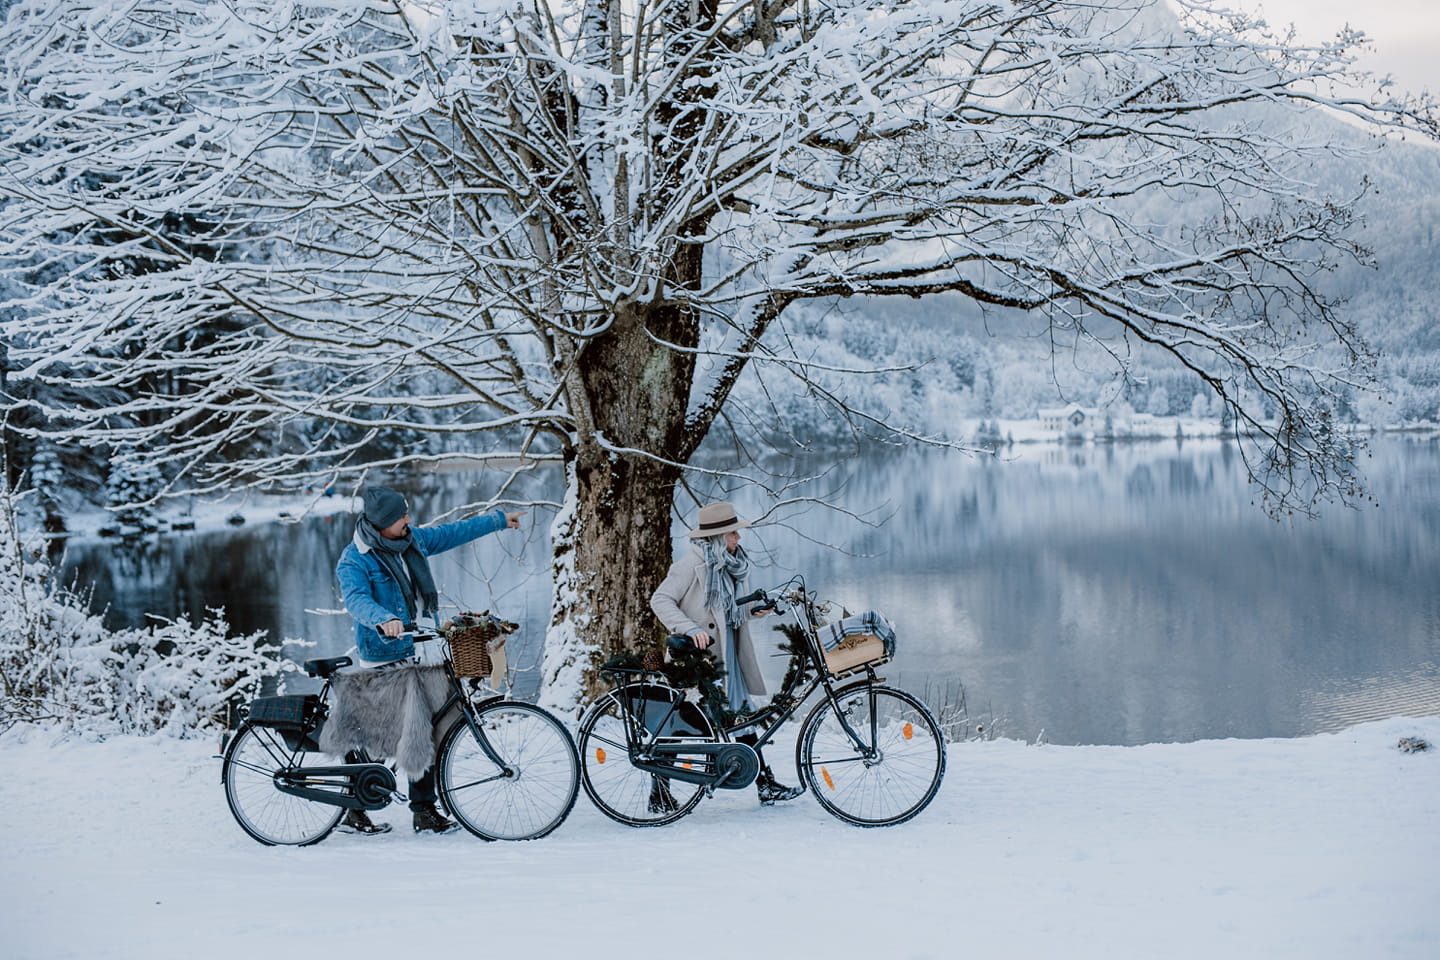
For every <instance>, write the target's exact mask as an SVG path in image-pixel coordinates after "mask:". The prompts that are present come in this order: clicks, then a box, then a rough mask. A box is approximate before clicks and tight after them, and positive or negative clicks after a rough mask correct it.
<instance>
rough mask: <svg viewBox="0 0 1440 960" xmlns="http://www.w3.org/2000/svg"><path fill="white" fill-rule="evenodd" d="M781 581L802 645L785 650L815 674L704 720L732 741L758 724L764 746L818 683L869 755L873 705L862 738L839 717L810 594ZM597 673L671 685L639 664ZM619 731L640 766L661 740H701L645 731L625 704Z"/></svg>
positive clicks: (871, 681) (868, 679) (867, 677)
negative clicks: (745, 712)
mask: <svg viewBox="0 0 1440 960" xmlns="http://www.w3.org/2000/svg"><path fill="white" fill-rule="evenodd" d="M787 587H788V588H790V591H789V593H787V594H785V595H784V597H783V600H784V601H787V602H789V604H790V612H793V613H794V614H795V622H796V624H797V625H798V626H799V628H800V631H801V633H802V635H803V636H804V639H805V643H804V647H803V650H801V651H795V652H793V653H792V654H791V656H792V658H794V657H799V656H802V655H803V656H805V657H806V658H807V659H808V660H809V664H810V667H811V668H812V669H813V670H814V671H815V675H814V676H813V677H810V678H809V679H808V680H801V681H797V682H796V684H794V687H799V686H801V685H802V684H803V690H802V691H801V692H800V693H799V694H798V695H795V690H794V687H792V688H788V689H782V690H781V691H780V693H779V694H777V697H778V698H783V699H784V700H785V703H784V705H783V706H779V707H777V706H775V705H774V704H773V702H772V704H771V705H770V706H766V707H764V708H762V709H761V710H759V711H757V712H756V713H754V714H751V715H749V716H747V717H746V718H745V719H743V720H742V721H740V722H739V723H732V724H729V725H725V724H722V723H720V722H719V719H718V718H717V717H715V716H713V715H711V713H710V711H709V710H706V711H705V713H706V718H707V719H708V720H709V721H710V723H711V724H712V725H713V727H714V729H715V731H716V732H717V733H718V734H719V736H720V738H721V741H722V742H726V743H729V742H732V741H733V735H734V734H735V733H737V732H739V731H742V730H747V729H750V728H754V727H759V728H760V730H761V732H759V733H757V734H756V738H757V739H756V742H757V744H758V745H760V746H764V745H765V744H768V743H770V742H771V738H772V737H773V736H774V735H775V733H776V731H778V730H779V729H780V728H781V727H782V726H784V725H785V723H786V722H787V721H789V720H790V718H791V717H793V716H794V715H795V713H796V711H798V710H799V709H800V707H801V706H802V705H803V704H804V703H805V702H806V701H807V700H809V699H810V696H811V695H812V694H813V693H814V692H815V690H816V689H817V688H819V687H824V688H825V697H826V699H827V700H828V701H829V703H830V707H831V709H832V710H833V711H834V712H835V716H836V719H837V720H838V721H839V723H840V727H841V729H842V730H843V731H844V732H845V735H846V736H847V737H848V738H849V740H850V742H851V744H852V745H853V746H854V747H855V749H856V750H857V751H858V752H859V753H860V754H861V756H862V757H864V758H865V760H866V761H867V762H868V761H869V760H871V759H873V758H874V757H875V755H876V752H877V751H876V747H875V743H876V729H875V724H876V720H875V713H874V711H873V710H871V711H870V730H869V731H868V732H869V738H868V739H866V738H865V737H863V736H861V735H860V734H859V733H857V732H856V731H855V730H854V729H853V728H852V727H851V726H850V724H849V722H848V721H847V720H846V719H845V712H844V711H843V710H842V709H841V707H840V702H839V700H838V698H837V695H836V691H837V688H839V687H841V686H842V685H841V684H840V679H839V678H836V677H833V676H831V675H830V673H829V671H828V669H827V668H826V665H825V657H824V651H823V649H822V647H821V645H820V639H819V636H818V634H817V628H816V624H817V622H818V613H817V611H816V603H815V600H814V598H813V597H811V596H810V594H808V593H807V592H806V590H805V584H804V581H803V580H802V579H801V578H799V577H795V578H793V579H792V580H790V581H789V582H787V583H785V584H783V585H782V586H781V587H779V588H777V590H780V591H783V590H785V589H786V588H787ZM780 602H781V600H780V599H777V600H776V601H775V603H774V606H773V608H774V609H775V610H776V612H777V614H780V615H782V616H783V615H784V613H785V612H786V611H784V610H781V609H779V603H780ZM793 662H794V661H793V659H792V663H793ZM859 670H863V671H864V678H863V682H864V683H865V684H866V685H867V686H870V687H873V686H874V685H876V684H878V683H882V682H883V678H882V677H879V676H877V675H876V673H875V670H874V667H873V666H872V665H870V664H866V665H864V666H863V667H860V668H857V672H858V671H859ZM601 673H602V674H610V675H613V676H615V677H617V678H618V677H631V678H633V679H629V680H618V681H617V682H616V683H615V689H616V690H617V691H620V690H623V689H625V688H626V687H630V686H635V685H645V684H654V685H657V686H663V687H666V688H669V689H672V690H674V689H676V688H675V687H673V685H672V684H671V683H670V681H669V679H668V677H667V676H666V674H665V673H663V672H662V671H658V670H644V669H635V668H627V667H602V668H601ZM846 679H848V678H846ZM843 686H848V684H845V685H843ZM702 699H704V700H705V701H706V702H707V703H708V702H709V697H704V698H702ZM681 702H683V698H676V699H674V700H672V701H671V703H670V705H669V709H668V710H667V711H666V713H665V715H664V716H662V717H661V719H660V722H659V724H657V730H663V729H664V725H665V723H666V722H667V721H668V720H669V719H670V717H671V716H673V714H674V713H675V711H676V709H677V708H678V707H679V704H680V703H681ZM625 735H626V746H627V749H628V752H629V759H630V762H631V763H632V764H634V765H635V766H638V767H641V768H642V769H643V768H645V764H646V763H647V762H648V761H649V759H650V758H651V757H653V756H654V752H655V750H656V749H657V748H659V747H662V746H663V747H667V748H668V744H671V743H674V744H684V745H687V746H694V745H698V744H699V743H701V742H702V741H695V740H686V739H685V738H683V737H676V738H662V736H661V735H660V734H659V733H655V734H650V732H649V728H648V724H647V723H646V717H645V716H644V715H643V712H642V714H641V715H640V716H636V715H635V714H634V712H633V711H631V710H626V711H625ZM662 740H663V741H664V743H662V742H661V741H662ZM673 775H674V776H676V777H677V778H681V777H680V775H679V774H673ZM689 779H692V782H696V783H702V782H704V781H703V780H699V779H694V778H689Z"/></svg>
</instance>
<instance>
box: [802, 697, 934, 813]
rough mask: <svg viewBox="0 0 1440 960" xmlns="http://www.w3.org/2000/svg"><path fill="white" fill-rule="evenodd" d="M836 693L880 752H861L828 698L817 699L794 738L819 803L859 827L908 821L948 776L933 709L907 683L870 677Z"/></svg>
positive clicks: (864, 736)
mask: <svg viewBox="0 0 1440 960" xmlns="http://www.w3.org/2000/svg"><path fill="white" fill-rule="evenodd" d="M835 701H836V703H838V704H839V709H840V711H841V712H843V713H844V714H845V719H846V722H847V723H849V725H850V728H851V729H852V730H853V731H854V732H855V733H856V734H857V735H858V736H859V737H861V738H862V740H863V741H864V742H866V743H867V744H870V745H871V746H873V747H877V748H878V750H879V754H878V758H877V759H870V760H867V759H866V758H865V757H864V756H863V755H862V754H861V752H860V751H859V750H858V749H857V748H856V747H855V744H854V743H853V742H852V741H851V739H850V737H849V736H847V735H846V733H845V731H844V729H843V728H842V727H841V725H840V722H839V719H838V716H837V714H836V708H835V707H834V706H833V705H832V704H831V702H830V700H829V698H826V699H825V700H822V701H821V702H820V703H818V704H816V706H815V708H814V709H813V710H811V711H810V714H809V715H808V716H807V717H806V718H805V722H804V724H803V725H802V726H801V728H800V736H799V738H798V739H797V740H796V742H795V763H796V766H798V767H799V768H800V776H801V777H802V778H803V780H804V781H805V785H806V786H807V787H808V788H809V789H810V792H811V793H812V794H814V796H815V799H816V800H817V801H819V803H820V806H822V807H824V808H825V810H826V811H827V812H829V813H830V814H832V815H833V816H835V817H838V818H839V819H841V820H844V821H845V822H846V823H853V824H855V825H856V826H861V827H884V826H892V825H894V824H897V823H904V822H905V821H906V820H909V819H910V818H912V817H914V816H915V815H916V814H918V813H919V812H920V811H921V810H924V809H925V807H926V806H928V805H929V803H930V801H931V800H933V799H935V794H936V792H937V791H938V790H939V789H940V781H941V780H942V779H943V778H944V776H945V738H944V736H943V735H942V734H941V732H940V725H939V724H938V723H936V722H935V717H934V716H933V715H932V714H931V713H930V710H929V709H928V708H927V707H926V706H925V705H924V704H923V703H921V702H920V701H919V700H918V699H916V698H915V697H913V696H911V695H910V694H908V693H906V692H905V691H903V690H897V689H895V688H893V687H887V686H883V685H881V684H872V683H871V682H870V681H868V680H862V681H860V682H859V683H853V684H850V685H849V686H847V687H844V688H842V689H840V690H838V691H836V693H835ZM872 704H873V705H874V709H873V714H874V717H875V720H876V723H875V727H874V730H875V733H874V743H871V742H870V737H871V722H870V721H871V716H872V709H871V705H872Z"/></svg>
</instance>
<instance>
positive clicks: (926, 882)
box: [0, 717, 1440, 960]
mask: <svg viewBox="0 0 1440 960" xmlns="http://www.w3.org/2000/svg"><path fill="white" fill-rule="evenodd" d="M1406 737H1418V738H1422V739H1423V740H1425V741H1427V742H1428V743H1430V744H1431V749H1429V750H1427V751H1423V752H1416V753H1410V752H1405V751H1402V750H1401V749H1399V747H1398V744H1399V741H1400V740H1401V739H1402V738H1406ZM215 746H216V744H215V743H213V742H207V741H197V740H175V739H167V738H159V737H157V738H152V739H137V738H113V739H110V740H108V741H106V742H101V743H96V742H87V741H83V740H78V739H64V738H61V737H59V736H58V735H57V734H56V733H54V732H53V731H48V730H36V729H25V728H18V729H15V730H12V731H10V732H9V733H7V734H6V735H5V736H4V737H0V773H3V775H0V851H3V853H0V858H3V859H0V862H3V868H0V956H3V957H6V958H8V960H32V958H36V960H39V958H45V960H49V958H60V957H78V958H86V960H99V958H107V957H125V958H146V960H168V958H179V957H186V958H201V960H221V958H230V957H237V958H238V957H246V958H254V957H257V956H267V957H274V958H277V960H278V958H291V957H318V956H328V957H347V956H364V957H378V956H386V955H392V956H393V955H402V956H409V955H412V953H415V952H416V951H422V950H423V951H424V952H425V954H427V955H431V956H449V955H456V956H485V957H490V956H497V957H498V956H512V957H515V956H526V957H535V958H552V957H555V958H570V957H575V958H579V957H587V958H610V957H614V958H631V957H655V956H674V957H685V958H688V960H706V958H719V957H733V956H757V957H781V956H787V957H817V958H842V960H843V958H852V957H853V958H859V957H864V958H877V960H880V958H884V960H890V958H906V957H915V958H919V957H933V958H952V957H960V956H967V957H973V958H977V960H982V958H983V960H991V958H1002V957H1007V958H1050V957H1065V958H1089V957H1095V958H1101V957H1103V958H1107V960H1113V958H1167V960H1178V958H1191V957H1193V958H1205V960H1211V958H1221V957H1223V958H1250V957H1254V958H1266V960H1275V958H1305V960H1318V958H1343V960H1370V958H1380V957H1385V958H1416V960H1433V958H1435V957H1437V956H1440V909H1437V903H1440V718H1434V717H1431V718H1422V719H1392V720H1385V721H1379V722H1374V723H1368V724H1364V725H1362V726H1358V727H1355V728H1352V729H1350V730H1347V731H1345V732H1343V733H1339V734H1326V735H1321V736H1315V737H1308V738H1304V739H1297V740H1226V741H1202V742H1197V743H1186V744H1154V745H1147V746H1140V747H1096V746H1090V747H1060V746H1053V745H1049V746H1027V745H1025V744H1023V743H1020V742H1016V741H995V742H973V743H964V744H955V745H952V746H951V747H950V755H949V769H948V771H947V773H946V777H945V782H944V785H943V787H942V789H941V791H940V794H939V795H938V797H937V798H936V800H935V802H934V803H933V804H931V806H930V807H929V808H928V809H927V810H926V811H925V812H924V813H922V814H921V815H920V816H919V817H918V818H917V819H916V820H914V821H912V822H910V823H908V824H904V825H901V826H898V827H892V828H887V829H876V830H861V829H857V828H855V827H851V826H847V825H845V824H843V823H841V822H839V821H837V820H834V819H832V818H831V817H830V816H828V815H827V814H825V813H824V812H823V811H822V810H821V809H820V808H819V806H818V805H816V804H815V802H814V801H813V800H812V799H810V798H809V797H801V798H800V799H798V800H795V801H793V802H791V803H788V804H783V805H778V806H775V807H771V808H760V807H758V806H757V804H756V802H755V798H754V794H753V793H752V792H750V791H744V792H735V793H721V794H717V796H716V797H715V798H714V799H712V800H707V801H705V802H704V803H702V804H701V805H700V807H699V808H698V809H697V810H696V812H695V813H693V814H692V815H691V816H690V817H688V818H687V819H685V820H683V821H681V822H679V823H677V824H675V825H672V826H669V827H663V828H659V829H653V830H634V829H631V828H627V827H623V826H620V825H619V824H615V823H612V822H611V821H609V820H607V819H605V818H604V817H602V816H601V815H600V814H599V813H597V812H596V811H595V809H594V808H593V807H592V806H591V805H590V802H589V800H588V799H587V798H586V797H585V796H584V794H583V793H582V794H581V796H580V799H579V800H578V801H577V803H576V807H575V811H574V813H572V814H571V816H570V819H569V820H567V821H566V822H565V824H564V825H562V826H561V827H560V829H559V830H558V831H556V832H555V833H554V834H552V835H551V836H550V837H547V838H545V839H543V840H537V841H532V842H529V843H496V844H486V843H483V842H481V841H479V840H476V839H474V838H473V837H471V836H470V835H468V834H464V833H460V834H456V835H452V836H446V837H435V836H426V837H418V836H416V835H414V834H413V833H411V832H410V831H409V829H408V814H407V812H406V811H404V810H403V809H400V808H397V807H391V808H388V809H387V810H384V811H381V813H380V814H379V815H377V818H381V819H390V820H391V821H393V822H395V823H396V824H397V826H398V827H401V828H403V829H397V830H396V831H395V832H393V833H391V834H388V835H385V836H380V837H373V838H361V837H356V836H353V835H343V834H338V833H337V834H334V835H332V836H331V837H330V838H329V839H327V840H326V841H325V842H324V843H322V844H320V845H318V846H316V847H311V848H306V849H288V848H267V847H262V846H260V845H259V844H257V843H255V842H254V841H252V840H250V839H249V838H248V837H247V836H245V835H244V834H243V833H242V832H241V831H240V828H239V827H238V826H236V825H235V823H234V822H233V821H232V820H231V818H230V814H229V812H228V810H227V809H226V806H225V800H224V797H223V794H222V791H221V788H220V783H219V769H220V766H219V762H218V761H217V760H215V759H212V754H213V753H214V751H215ZM783 746H784V745H780V744H777V747H775V748H772V750H773V751H774V752H773V753H771V754H770V756H771V759H772V760H782V759H783V758H785V757H786V756H787V754H786V753H785V751H784V750H783V749H779V748H781V747H783ZM789 766H790V765H789V763H788V761H787V762H784V763H780V764H777V767H779V768H782V769H787V771H788V768H789ZM396 951H403V953H400V954H397V953H396ZM437 951H441V952H438V953H437Z"/></svg>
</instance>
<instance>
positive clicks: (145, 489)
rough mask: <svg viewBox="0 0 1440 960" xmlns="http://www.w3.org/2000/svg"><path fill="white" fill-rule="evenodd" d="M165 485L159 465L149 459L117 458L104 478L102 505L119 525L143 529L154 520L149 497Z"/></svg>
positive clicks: (152, 506) (153, 511)
mask: <svg viewBox="0 0 1440 960" xmlns="http://www.w3.org/2000/svg"><path fill="white" fill-rule="evenodd" d="M164 486H165V478H164V477H163V476H162V475H161V473H160V469H159V468H158V467H156V466H155V465H154V464H151V463H140V462H136V461H133V460H117V461H115V462H114V463H113V464H112V465H111V467H110V475H109V476H108V477H107V478H106V480H105V506H106V507H107V508H108V509H110V510H112V511H114V513H115V518H116V520H118V521H119V523H120V525H121V526H122V527H134V528H139V529H144V528H146V527H152V526H154V524H155V519H154V516H155V509H154V505H153V503H152V502H151V501H153V500H154V498H155V497H156V495H158V494H159V493H160V491H161V490H162V489H163V488H164Z"/></svg>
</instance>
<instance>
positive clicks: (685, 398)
mask: <svg viewBox="0 0 1440 960" xmlns="http://www.w3.org/2000/svg"><path fill="white" fill-rule="evenodd" d="M652 334H653V336H652ZM697 336H698V330H697V327H696V324H695V322H694V319H693V316H692V315H691V312H690V311H689V310H688V309H685V308H683V307H680V306H676V305H674V304H661V305H653V304H644V305H642V304H636V303H633V302H627V303H622V304H621V305H620V306H619V307H618V308H617V310H616V312H615V315H614V322H613V323H612V325H611V327H610V330H609V331H608V332H607V333H605V334H603V335H601V336H599V337H596V338H594V339H592V340H590V341H588V342H587V343H586V344H585V346H584V348H583V350H582V351H581V354H580V356H579V358H578V367H579V370H580V374H581V375H580V377H579V378H578V379H579V381H580V382H581V383H582V384H583V389H584V390H585V393H586V398H587V400H588V401H589V403H588V406H589V408H590V409H591V410H593V411H594V412H595V417H596V422H595V424H594V431H595V432H594V435H590V436H579V437H576V438H575V443H574V444H573V445H572V446H570V447H569V448H568V449H567V450H566V465H565V469H566V504H565V507H564V509H563V510H562V511H561V514H560V516H559V517H558V518H557V520H556V522H555V524H554V526H553V527H552V531H551V542H552V547H553V551H554V557H555V560H554V571H553V573H554V578H555V593H554V601H553V606H552V610H551V623H550V629H549V632H548V635H547V638H546V651H545V660H544V664H543V666H542V670H543V674H544V679H543V683H542V688H543V689H544V690H545V694H544V696H545V701H544V702H545V703H546V704H547V705H548V706H551V707H556V708H559V709H562V710H563V709H568V708H571V707H573V706H575V705H576V704H577V703H583V702H586V701H588V700H590V699H592V698H593V697H594V696H595V695H597V694H598V693H600V692H603V690H604V689H605V686H604V684H603V682H601V681H600V679H599V678H598V677H597V675H596V672H595V667H597V666H598V665H599V664H600V663H601V662H603V661H604V660H605V659H607V658H608V657H610V656H613V655H614V654H617V653H621V652H626V651H635V652H644V651H646V650H648V649H655V650H659V649H660V648H661V646H662V642H663V639H664V636H663V627H662V626H661V625H660V623H659V621H657V620H656V619H655V615H654V614H653V613H652V612H651V611H650V606H649V598H650V594H651V593H652V592H654V590H655V587H656V586H658V585H659V583H660V581H661V580H662V579H664V577H665V573H666V571H667V569H668V567H669V564H670V561H671V559H672V545H671V541H670V525H671V516H672V510H671V508H672V503H673V500H674V496H675V485H676V482H677V481H678V480H679V479H680V476H681V471H682V467H681V466H680V464H679V463H677V462H671V461H666V460H662V459H659V458H656V457H654V456H648V455H645V454H642V453H640V452H639V451H655V450H677V449H680V448H681V446H682V439H683V433H684V431H685V429H686V421H685V413H686V407H687V404H688V402H689V393H690V383H691V379H692V377H693V375H694V367H695V361H694V355H693V354H691V353H688V352H682V351H676V350H673V349H671V348H670V347H668V346H665V345H663V343H662V342H659V341H666V342H670V343H681V344H685V345H693V344H694V342H695V341H696V339H697Z"/></svg>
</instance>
